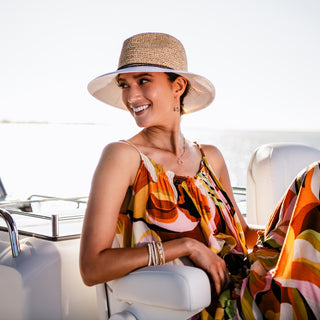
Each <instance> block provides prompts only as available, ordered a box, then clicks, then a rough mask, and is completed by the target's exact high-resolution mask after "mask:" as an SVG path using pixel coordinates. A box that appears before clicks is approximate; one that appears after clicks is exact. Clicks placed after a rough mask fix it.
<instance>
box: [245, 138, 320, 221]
mask: <svg viewBox="0 0 320 320" xmlns="http://www.w3.org/2000/svg"><path fill="white" fill-rule="evenodd" d="M319 160H320V150H318V149H316V148H313V147H310V146H306V145H303V144H294V143H283V144H279V143H273V144H265V145H262V146H261V147H259V148H257V149H256V150H255V152H254V153H253V155H252V157H251V159H250V162H249V166H248V172H247V222H248V223H249V224H258V225H266V224H267V222H268V219H269V217H270V215H271V213H272V212H273V210H274V209H275V206H276V205H277V203H278V202H279V201H280V199H281V197H282V196H283V194H284V192H285V191H286V190H287V188H288V187H289V185H290V183H291V182H292V180H293V179H294V178H295V176H296V175H297V174H298V173H299V172H300V171H301V170H302V169H304V168H305V167H307V166H308V165H309V164H311V163H312V162H315V161H319Z"/></svg>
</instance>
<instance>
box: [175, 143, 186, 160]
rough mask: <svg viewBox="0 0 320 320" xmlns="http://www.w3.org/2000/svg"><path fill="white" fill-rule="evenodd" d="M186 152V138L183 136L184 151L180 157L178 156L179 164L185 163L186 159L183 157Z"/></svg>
mask: <svg viewBox="0 0 320 320" xmlns="http://www.w3.org/2000/svg"><path fill="white" fill-rule="evenodd" d="M185 152H186V138H185V137H183V151H182V153H181V155H180V156H179V157H177V163H178V165H179V166H182V165H183V164H184V161H183V160H182V157H183V156H184V154H185Z"/></svg>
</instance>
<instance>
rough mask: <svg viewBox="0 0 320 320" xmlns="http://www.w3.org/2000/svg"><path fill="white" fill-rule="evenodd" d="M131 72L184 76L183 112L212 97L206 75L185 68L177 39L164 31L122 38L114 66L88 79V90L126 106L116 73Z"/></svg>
mask: <svg viewBox="0 0 320 320" xmlns="http://www.w3.org/2000/svg"><path fill="white" fill-rule="evenodd" d="M133 72H166V73H168V72H170V73H176V74H178V75H181V76H182V77H184V78H186V79H187V80H188V82H189V85H190V88H189V91H188V94H187V95H186V96H185V98H184V103H183V113H191V112H195V111H198V110H201V109H203V108H206V107H207V106H209V105H210V103H211V102H212V101H213V99H214V97H215V88H214V86H213V84H212V83H211V82H210V81H209V80H208V79H206V78H205V77H203V76H200V75H197V74H194V73H190V72H188V65H187V57H186V53H185V50H184V47H183V45H182V44H181V42H180V41H179V40H177V39H176V38H174V37H172V36H170V35H168V34H164V33H141V34H138V35H135V36H133V37H131V38H129V39H127V40H125V41H124V43H123V46H122V51H121V55H120V59H119V65H118V69H117V70H116V71H113V72H110V73H106V74H104V75H101V76H99V77H97V78H95V79H94V80H92V81H91V82H90V83H89V84H88V90H89V92H90V94H92V95H93V96H94V97H95V98H97V99H98V100H100V101H102V102H104V103H106V104H108V105H110V106H113V107H116V108H120V109H124V110H127V108H126V106H125V104H124V103H123V101H122V90H121V88H119V86H118V83H117V75H119V74H122V73H133Z"/></svg>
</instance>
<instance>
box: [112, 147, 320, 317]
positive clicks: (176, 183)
mask: <svg viewBox="0 0 320 320" xmlns="http://www.w3.org/2000/svg"><path fill="white" fill-rule="evenodd" d="M128 143H129V142H128ZM133 147H135V146H133ZM135 148H136V147H135ZM136 149H137V148H136ZM137 150H138V149H137ZM200 150H201V153H202V160H201V163H200V167H199V171H198V173H197V174H196V176H195V177H180V176H176V175H175V174H174V173H173V172H171V171H166V170H164V169H163V167H162V166H161V165H159V164H157V163H155V162H154V161H152V159H150V158H148V157H147V156H146V155H144V154H142V153H141V152H139V151H138V152H139V153H140V156H141V165H140V168H139V170H138V173H137V176H136V180H135V183H134V185H133V188H132V196H131V200H130V202H129V206H128V208H127V210H126V212H123V213H120V215H119V220H118V227H117V235H116V237H117V240H118V243H119V245H120V246H122V247H135V246H142V245H145V244H146V243H147V242H149V241H167V240H170V239H175V238H178V237H186V236H187V237H192V238H195V239H197V240H199V241H202V242H204V243H205V244H206V245H207V246H208V247H209V248H210V249H211V250H212V251H213V252H215V253H217V254H218V255H219V256H221V257H222V258H224V259H225V260H226V263H227V266H228V269H229V271H230V272H231V278H232V283H231V284H230V287H229V288H228V289H226V290H225V291H223V292H222V293H221V294H220V296H219V297H217V296H215V294H214V289H213V290H212V292H213V293H212V304H211V305H210V306H209V307H208V308H207V309H206V310H204V311H202V313H201V314H200V315H198V316H196V317H194V318H193V319H317V318H320V214H319V213H320V212H319V210H320V201H319V190H320V162H319V163H314V164H313V165H311V166H310V167H309V168H308V169H307V170H306V171H304V172H303V173H301V175H300V176H299V177H297V179H296V180H295V181H294V182H293V183H292V185H291V186H290V188H289V189H288V191H287V192H286V194H285V195H284V197H283V199H282V200H281V202H280V203H279V205H278V206H277V208H276V210H275V211H274V213H273V214H272V215H271V218H270V221H269V223H268V225H267V228H266V230H265V231H264V232H261V234H260V235H259V240H258V242H257V244H256V246H255V247H254V249H253V250H252V251H251V252H250V253H248V252H247V248H246V245H245V239H244V234H243V231H242V228H241V225H240V222H239V220H238V218H237V215H236V214H235V211H234V208H233V205H232V203H231V201H230V200H229V198H228V196H227V195H226V193H225V192H224V190H223V188H222V186H221V184H220V182H219V180H218V179H217V178H216V177H215V175H214V173H213V171H212V169H211V168H210V165H209V164H208V162H207V160H206V157H205V155H204V153H203V151H202V149H201V148H200Z"/></svg>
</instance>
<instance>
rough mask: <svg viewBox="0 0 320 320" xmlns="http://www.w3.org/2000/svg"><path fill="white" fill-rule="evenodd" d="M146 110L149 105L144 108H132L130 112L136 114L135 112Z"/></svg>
mask: <svg viewBox="0 0 320 320" xmlns="http://www.w3.org/2000/svg"><path fill="white" fill-rule="evenodd" d="M147 108H149V105H148V104H147V105H145V106H141V107H138V108H132V110H133V111H134V113H137V112H140V111H142V110H146V109H147Z"/></svg>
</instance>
